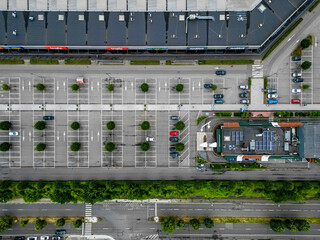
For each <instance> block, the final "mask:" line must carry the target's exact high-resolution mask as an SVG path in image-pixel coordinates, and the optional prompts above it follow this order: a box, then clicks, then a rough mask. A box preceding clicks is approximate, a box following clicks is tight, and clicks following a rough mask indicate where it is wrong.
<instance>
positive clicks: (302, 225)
mask: <svg viewBox="0 0 320 240" xmlns="http://www.w3.org/2000/svg"><path fill="white" fill-rule="evenodd" d="M295 221H296V225H297V228H298V231H299V232H308V231H309V230H310V223H309V222H308V221H307V220H305V219H296V220H295Z"/></svg>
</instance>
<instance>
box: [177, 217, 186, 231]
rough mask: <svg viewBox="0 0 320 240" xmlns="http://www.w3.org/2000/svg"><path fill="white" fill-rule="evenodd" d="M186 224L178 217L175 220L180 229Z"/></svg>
mask: <svg viewBox="0 0 320 240" xmlns="http://www.w3.org/2000/svg"><path fill="white" fill-rule="evenodd" d="M185 226H186V223H185V222H184V221H183V220H182V219H180V220H179V221H178V222H177V227H178V228H180V229H184V227H185Z"/></svg>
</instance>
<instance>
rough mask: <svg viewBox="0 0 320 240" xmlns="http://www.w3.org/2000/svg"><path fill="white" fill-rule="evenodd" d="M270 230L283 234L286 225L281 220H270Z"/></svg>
mask: <svg viewBox="0 0 320 240" xmlns="http://www.w3.org/2000/svg"><path fill="white" fill-rule="evenodd" d="M270 228H271V229H272V231H274V232H284V230H285V229H286V225H285V224H284V222H283V221H282V220H279V219H271V221H270Z"/></svg>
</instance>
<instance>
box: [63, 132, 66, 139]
mask: <svg viewBox="0 0 320 240" xmlns="http://www.w3.org/2000/svg"><path fill="white" fill-rule="evenodd" d="M63 141H66V132H65V131H64V132H63Z"/></svg>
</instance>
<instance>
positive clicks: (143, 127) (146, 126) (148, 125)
mask: <svg viewBox="0 0 320 240" xmlns="http://www.w3.org/2000/svg"><path fill="white" fill-rule="evenodd" d="M141 129H142V130H148V129H150V123H149V122H148V121H144V122H142V123H141Z"/></svg>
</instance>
